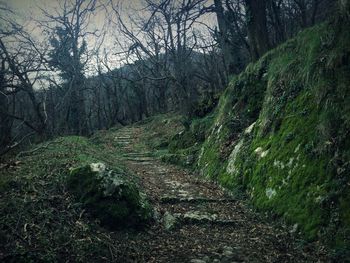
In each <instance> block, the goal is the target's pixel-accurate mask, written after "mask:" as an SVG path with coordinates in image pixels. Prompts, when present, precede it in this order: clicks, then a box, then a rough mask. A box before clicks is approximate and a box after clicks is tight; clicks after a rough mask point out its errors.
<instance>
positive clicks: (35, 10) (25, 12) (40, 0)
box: [0, 0, 216, 66]
mask: <svg viewBox="0 0 350 263" xmlns="http://www.w3.org/2000/svg"><path fill="white" fill-rule="evenodd" d="M103 1H106V2H107V0H100V2H103ZM115 1H116V2H121V3H122V5H123V12H124V13H123V14H122V16H125V19H124V20H125V21H127V15H126V14H127V13H128V12H129V13H134V12H135V11H133V10H134V9H136V10H140V9H141V5H140V3H141V2H142V0H119V1H118V0H115ZM174 1H178V0H174ZM210 1H211V0H210ZM0 3H1V4H5V5H7V6H8V7H10V8H11V9H13V10H14V11H15V12H16V14H17V15H16V16H15V17H16V20H17V21H18V23H20V24H23V23H24V22H26V28H27V30H28V31H30V32H31V34H32V35H33V36H36V37H38V38H41V31H40V29H39V28H38V27H37V25H36V24H35V22H33V21H32V19H36V20H42V19H44V15H43V13H42V11H41V10H40V8H41V9H44V10H45V11H47V12H49V13H54V12H55V10H56V9H57V7H59V3H63V1H60V0H0ZM106 16H107V15H106V12H105V11H103V10H101V11H99V12H98V13H96V15H95V16H94V17H93V18H92V19H91V21H90V24H89V30H95V29H101V28H102V26H103V25H104V22H105V21H106ZM129 21H130V20H129ZM201 22H204V23H205V24H207V25H209V26H210V27H212V28H213V27H215V25H216V17H215V16H214V15H213V14H209V15H206V16H203V17H202V19H201ZM197 27H198V28H197ZM200 27H202V26H201V25H199V24H197V25H196V28H197V29H199V30H200V31H201V32H204V31H207V29H203V27H202V28H200ZM109 31H110V32H109V33H108V34H107V35H106V37H105V39H104V42H103V48H106V49H107V50H113V52H114V53H118V52H120V51H121V49H120V47H117V45H116V44H115V40H116V38H119V39H121V36H120V35H116V29H115V26H114V25H111V26H110V27H109ZM93 42H94V41H91V40H89V39H88V43H89V45H94V44H92V43H93ZM118 49H119V50H118ZM117 60H119V59H118V58H115V59H114V62H113V64H115V63H116V64H115V66H118V65H121V64H123V62H120V63H119V62H116V61H117Z"/></svg>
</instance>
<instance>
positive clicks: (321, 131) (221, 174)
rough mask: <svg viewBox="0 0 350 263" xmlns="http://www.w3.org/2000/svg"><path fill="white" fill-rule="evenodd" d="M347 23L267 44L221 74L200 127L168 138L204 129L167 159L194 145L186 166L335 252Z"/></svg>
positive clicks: (346, 203)
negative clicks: (194, 156)
mask: <svg viewBox="0 0 350 263" xmlns="http://www.w3.org/2000/svg"><path fill="white" fill-rule="evenodd" d="M335 23H339V24H337V25H335ZM340 24H341V26H339V25H340ZM338 26H339V27H338ZM335 28H337V29H335ZM339 28H340V29H339ZM349 28H350V27H349V25H348V24H347V22H344V21H342V22H339V21H338V22H334V23H325V24H321V25H318V26H316V27H313V28H310V29H307V30H305V31H303V32H301V33H299V35H298V36H297V37H296V38H294V39H291V40H289V41H287V42H286V43H285V44H283V45H282V46H279V47H278V48H276V49H275V50H272V51H270V52H269V53H267V54H266V55H265V56H264V57H263V58H261V59H260V60H259V61H258V62H257V63H255V64H250V65H249V66H248V67H247V69H246V70H245V71H244V72H243V73H242V74H240V75H239V76H237V77H235V78H234V79H233V80H232V81H231V82H230V84H229V87H228V88H227V90H226V91H225V92H224V93H223V94H222V96H221V98H220V101H219V105H218V107H217V108H216V109H215V110H214V112H213V113H211V114H210V115H209V116H207V117H206V118H204V119H201V120H200V121H199V120H196V123H198V122H200V123H202V124H203V123H204V126H203V125H202V126H198V125H197V126H198V127H197V130H196V129H195V130H194V131H193V129H192V128H193V127H194V126H193V125H191V126H190V127H191V128H189V129H187V130H185V131H184V132H182V133H181V134H178V135H176V137H174V138H173V141H174V140H175V142H178V143H179V142H183V141H187V140H189V139H188V138H193V136H195V134H198V133H205V141H204V142H203V143H202V145H201V146H200V145H199V146H198V144H199V143H200V141H198V140H197V143H196V144H192V145H191V147H188V145H187V146H184V145H181V143H180V145H177V147H175V151H174V150H173V152H175V153H180V155H178V156H180V158H177V161H178V160H179V159H181V152H184V151H186V149H190V148H193V147H195V148H197V149H200V151H199V152H198V162H197V163H196V164H195V165H193V166H192V167H194V166H195V168H196V169H198V170H199V171H200V172H201V174H202V175H204V176H206V177H209V178H212V179H215V180H218V181H219V182H220V183H221V184H222V185H224V186H226V187H228V188H230V189H241V190H244V191H245V192H247V193H248V194H249V195H250V197H251V198H252V200H253V203H254V204H255V205H256V207H258V208H261V209H268V210H271V211H273V212H274V213H275V214H278V215H281V216H283V217H284V218H285V219H286V220H287V221H288V222H290V223H291V224H295V229H298V230H301V232H302V233H304V235H305V236H306V237H307V238H308V239H316V238H320V237H321V238H325V240H327V241H328V242H329V244H330V245H331V246H332V247H336V248H337V253H339V254H340V256H345V254H346V253H348V252H347V251H348V248H349V247H348V245H349V236H350V235H349V234H350V232H349V231H350V227H349V226H350V191H349V184H350V176H349V175H350V134H349V133H350V132H349V131H350V66H349V61H350V31H349ZM208 126H209V127H211V128H210V129H207V128H206V127H208ZM203 128H204V129H205V130H203ZM173 144H174V142H173ZM175 145H176V143H175ZM200 147H201V148H200Z"/></svg>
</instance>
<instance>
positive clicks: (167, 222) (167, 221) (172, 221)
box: [163, 212, 176, 230]
mask: <svg viewBox="0 0 350 263" xmlns="http://www.w3.org/2000/svg"><path fill="white" fill-rule="evenodd" d="M163 224H164V228H165V229H166V230H172V229H174V227H175V225H176V217H175V216H173V215H172V214H170V213H169V212H165V213H164V216H163Z"/></svg>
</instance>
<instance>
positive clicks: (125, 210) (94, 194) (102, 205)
mask: <svg viewBox="0 0 350 263" xmlns="http://www.w3.org/2000/svg"><path fill="white" fill-rule="evenodd" d="M67 186H68V189H69V190H70V191H71V192H72V193H73V194H74V195H75V196H76V197H77V200H78V201H79V202H80V203H82V204H83V206H85V207H86V208H87V209H88V210H89V211H90V212H91V213H92V214H93V215H94V216H96V217H97V218H99V219H100V220H101V222H102V223H103V224H104V225H107V226H109V227H111V228H113V229H118V228H122V227H125V226H142V225H144V224H145V223H147V222H149V220H150V219H151V218H152V213H151V209H150V206H149V205H148V203H147V201H146V200H144V198H142V195H141V194H140V192H139V190H138V189H137V187H136V185H135V184H134V183H132V182H130V181H129V180H127V177H126V175H125V174H118V173H116V172H115V171H113V170H109V171H108V170H106V171H101V172H95V171H93V170H92V169H91V167H90V166H83V167H79V168H75V169H73V170H72V171H71V173H70V175H69V176H68V178H67Z"/></svg>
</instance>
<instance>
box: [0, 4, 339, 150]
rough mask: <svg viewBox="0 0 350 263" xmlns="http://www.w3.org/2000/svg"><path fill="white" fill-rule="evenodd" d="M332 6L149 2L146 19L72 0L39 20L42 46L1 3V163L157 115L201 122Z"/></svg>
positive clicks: (113, 7)
mask: <svg viewBox="0 0 350 263" xmlns="http://www.w3.org/2000/svg"><path fill="white" fill-rule="evenodd" d="M335 4H336V1H334V0H214V1H208V0H176V1H175V0H144V1H143V2H142V4H141V6H142V15H140V13H132V14H131V15H128V16H126V15H125V13H123V12H124V10H123V8H122V6H121V5H120V4H119V3H117V2H116V1H111V2H109V3H107V4H106V3H104V4H101V3H100V2H98V1H97V0H70V1H69V0H66V1H65V4H62V5H61V8H59V9H58V10H55V12H52V13H50V12H48V11H45V10H42V12H43V16H44V18H43V19H42V20H37V21H32V22H33V23H35V26H36V30H37V31H40V37H39V40H38V37H37V32H36V35H33V32H32V31H29V30H27V29H26V26H25V25H22V24H20V23H18V22H17V21H18V20H17V19H16V10H11V9H9V8H8V7H7V6H6V5H4V4H2V5H1V6H0V11H1V16H0V23H1V24H0V25H1V26H0V59H1V61H0V155H3V154H5V153H7V152H9V151H10V150H12V149H14V148H16V147H17V146H18V145H21V144H23V143H26V144H27V143H31V142H34V141H38V140H44V139H48V138H51V137H55V136H58V135H66V134H79V135H89V134H92V133H93V132H94V131H95V130H99V129H108V128H110V127H112V126H115V125H127V124H130V123H133V122H136V121H139V120H142V119H144V118H146V117H148V116H151V115H154V114H157V113H164V112H169V111H180V112H182V113H183V114H185V115H186V116H187V117H188V118H192V117H195V116H204V115H205V114H206V113H207V112H209V111H211V110H212V109H213V108H214V107H215V105H216V102H217V100H218V98H219V95H220V93H221V91H223V89H224V88H225V87H226V86H227V84H228V81H229V79H230V76H232V75H235V74H238V73H240V72H241V71H242V70H243V69H244V68H245V67H246V66H247V65H248V64H249V63H250V62H252V61H256V60H257V59H258V58H259V57H261V56H263V55H264V54H265V53H266V52H268V50H270V49H272V48H273V47H276V46H277V45H279V44H280V43H282V42H285V41H286V40H287V39H289V38H291V37H293V36H294V35H295V34H296V33H297V32H299V31H300V30H302V29H304V28H306V27H309V26H312V25H314V24H315V23H320V22H322V21H324V20H325V19H327V17H329V16H331V15H332V14H334V11H335V9H336V8H337V7H336V5H335ZM96 12H105V14H106V21H108V23H106V25H105V27H104V28H103V29H102V30H98V31H97V30H90V27H89V26H90V23H91V17H92V16H93V14H94V13H96ZM205 17H206V19H203V18H205ZM208 19H216V20H217V23H216V24H217V26H214V27H213V26H211V25H210V24H209V23H208V24H207V23H206V21H207V20H208ZM104 30H106V31H107V30H108V31H114V32H115V38H114V43H115V49H114V48H112V49H110V50H109V51H107V50H106V49H103V48H102V44H103V43H104V41H105V37H106V34H105V32H104ZM92 42H94V43H95V44H94V45H92V44H91V43H92ZM116 54H117V57H120V58H122V60H123V64H122V65H121V66H119V67H116V66H115V65H114V64H113V63H111V58H112V57H113V56H115V55H116Z"/></svg>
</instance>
